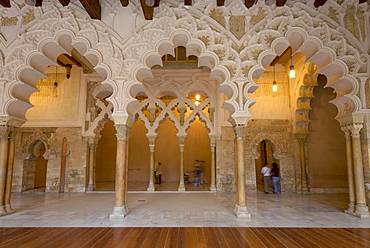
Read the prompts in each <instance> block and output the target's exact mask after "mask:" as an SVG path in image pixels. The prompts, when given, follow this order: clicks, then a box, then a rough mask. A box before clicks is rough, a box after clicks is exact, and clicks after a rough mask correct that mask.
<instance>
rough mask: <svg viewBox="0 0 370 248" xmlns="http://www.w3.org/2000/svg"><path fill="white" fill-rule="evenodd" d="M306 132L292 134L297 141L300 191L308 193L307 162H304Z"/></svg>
mask: <svg viewBox="0 0 370 248" xmlns="http://www.w3.org/2000/svg"><path fill="white" fill-rule="evenodd" d="M307 135H308V134H307V133H296V134H294V136H295V137H296V139H297V140H298V143H299V159H300V164H301V193H302V194H307V193H309V189H308V183H307V163H306V138H307Z"/></svg>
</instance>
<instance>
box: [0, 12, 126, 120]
mask: <svg viewBox="0 0 370 248" xmlns="http://www.w3.org/2000/svg"><path fill="white" fill-rule="evenodd" d="M53 10H54V11H55V12H56V11H57V9H55V8H54V9H53ZM49 14H50V13H49ZM53 14H54V15H56V16H57V15H58V14H57V13H53ZM39 18H40V19H39V22H34V23H33V25H32V26H30V27H29V29H27V30H26V31H24V32H23V33H21V34H20V37H21V38H20V39H19V41H20V43H21V44H20V45H18V46H17V47H15V48H14V49H13V50H12V51H11V52H10V54H9V55H8V56H7V58H6V60H5V63H4V71H3V72H2V74H3V76H4V77H5V78H7V79H8V80H9V81H8V84H7V85H6V92H7V94H6V97H5V99H4V101H3V109H2V110H1V114H4V115H8V116H11V117H15V118H17V119H21V120H25V113H26V111H27V110H28V109H29V108H30V107H32V105H31V104H30V103H29V96H30V95H31V94H32V93H33V92H35V91H37V89H36V82H37V80H38V79H40V78H45V77H46V76H45V70H46V68H47V67H48V66H50V65H57V63H56V60H57V57H58V56H59V55H60V54H62V53H66V54H69V55H71V52H72V49H76V50H77V51H78V52H79V53H80V54H81V55H83V56H84V57H85V58H86V59H87V60H88V61H89V62H90V63H91V64H92V65H93V66H94V69H95V71H97V72H98V74H99V75H100V76H101V77H102V78H103V79H105V81H104V82H103V84H104V85H105V86H106V89H107V91H109V92H111V93H112V92H113V91H114V90H115V88H116V87H115V85H116V83H115V82H114V81H113V80H112V79H111V78H112V77H113V75H114V74H116V73H117V67H119V65H117V61H118V59H116V58H114V59H108V57H107V56H109V54H110V52H106V51H104V50H109V49H111V50H114V49H115V47H114V44H113V43H110V40H109V39H104V42H101V41H99V39H98V38H97V36H96V35H91V34H96V33H97V32H98V30H99V29H103V26H102V25H100V26H99V25H95V26H93V25H90V26H89V28H85V25H86V23H84V24H82V25H81V26H79V25H69V26H70V29H66V28H64V27H63V23H76V22H80V21H81V20H78V19H77V18H75V17H74V16H73V15H69V16H68V17H64V18H61V19H57V18H51V19H50V18H49V19H48V18H47V17H44V16H40V17H39ZM43 18H44V19H43ZM85 22H86V21H85ZM47 24H48V25H49V26H50V27H49V26H48V25H47ZM31 27H32V28H31ZM41 27H43V28H41ZM45 27H47V28H45ZM78 28H81V29H78ZM55 29H56V30H55ZM40 30H42V31H40ZM108 31H109V30H108ZM102 51H104V52H102ZM105 52H106V54H104V53H105ZM116 54H119V53H116ZM115 57H117V55H116V56H115ZM113 64H114V65H113ZM112 103H113V104H114V101H113V102H112Z"/></svg>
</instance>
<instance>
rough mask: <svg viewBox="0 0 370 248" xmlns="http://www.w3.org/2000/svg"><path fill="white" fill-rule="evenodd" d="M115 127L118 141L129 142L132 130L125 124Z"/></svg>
mask: <svg viewBox="0 0 370 248" xmlns="http://www.w3.org/2000/svg"><path fill="white" fill-rule="evenodd" d="M114 127H115V128H116V131H117V133H116V137H117V140H125V141H128V139H129V138H130V135H129V133H130V130H131V128H130V127H129V126H127V125H125V124H115V125H114Z"/></svg>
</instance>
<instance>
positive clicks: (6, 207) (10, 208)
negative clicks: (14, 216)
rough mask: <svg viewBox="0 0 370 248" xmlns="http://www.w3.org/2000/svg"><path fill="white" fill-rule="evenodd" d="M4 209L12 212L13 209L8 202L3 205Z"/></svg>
mask: <svg viewBox="0 0 370 248" xmlns="http://www.w3.org/2000/svg"><path fill="white" fill-rule="evenodd" d="M5 211H6V212H7V213H8V212H12V213H14V212H15V211H14V210H13V209H12V206H10V204H7V205H5Z"/></svg>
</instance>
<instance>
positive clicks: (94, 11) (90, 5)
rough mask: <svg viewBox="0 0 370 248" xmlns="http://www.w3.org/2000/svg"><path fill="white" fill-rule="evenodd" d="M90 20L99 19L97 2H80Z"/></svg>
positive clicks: (99, 9)
mask: <svg viewBox="0 0 370 248" xmlns="http://www.w3.org/2000/svg"><path fill="white" fill-rule="evenodd" d="M80 2H81V4H82V5H83V6H84V8H85V10H86V11H87V13H89V15H90V17H91V18H92V19H99V20H100V19H101V6H100V4H99V0H80Z"/></svg>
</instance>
